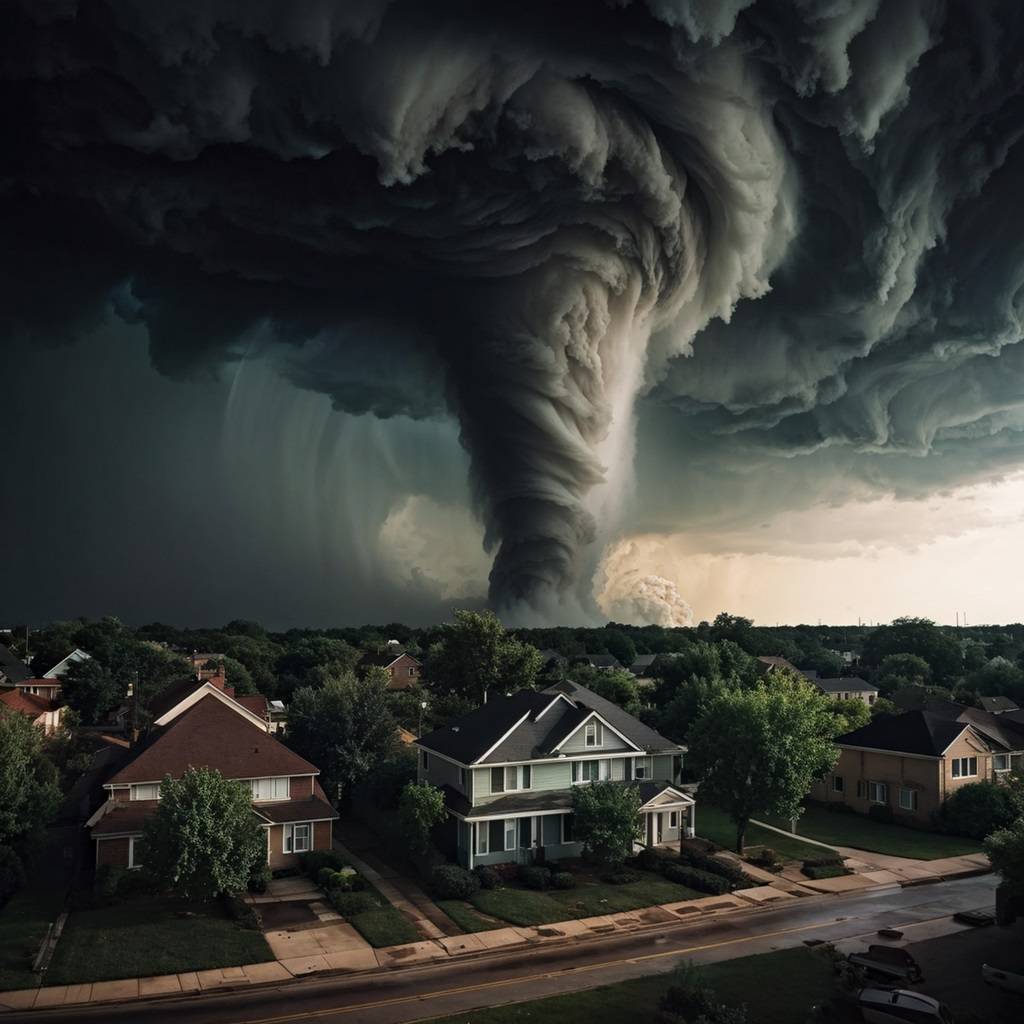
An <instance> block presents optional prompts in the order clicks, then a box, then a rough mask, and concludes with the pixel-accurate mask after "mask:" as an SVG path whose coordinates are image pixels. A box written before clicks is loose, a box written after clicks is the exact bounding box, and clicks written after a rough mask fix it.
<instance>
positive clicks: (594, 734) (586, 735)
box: [583, 722, 604, 747]
mask: <svg viewBox="0 0 1024 1024" xmlns="http://www.w3.org/2000/svg"><path fill="white" fill-rule="evenodd" d="M603 732H604V730H603V729H602V728H601V723H600V722H587V724H586V725H585V726H584V727H583V745H584V746H585V747H600V746H602V745H603V743H604V737H603V735H602V734H603Z"/></svg>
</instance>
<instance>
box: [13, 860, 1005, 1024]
mask: <svg viewBox="0 0 1024 1024" xmlns="http://www.w3.org/2000/svg"><path fill="white" fill-rule="evenodd" d="M995 886H996V878H995V877H994V876H992V875H985V876H980V877H977V878H967V879H962V880H959V881H954V882H946V883H940V884H936V885H928V886H917V887H909V888H892V889H885V890H876V891H874V892H872V893H868V894H866V895H853V896H849V897H840V898H823V899H816V898H811V899H807V900H799V901H794V902H791V903H788V904H786V905H785V906H782V907H779V908H778V909H766V910H759V911H751V912H744V913H739V914H730V915H723V916H722V917H718V918H711V919H709V920H705V921H702V922H694V923H688V922H680V923H679V924H672V925H668V926H665V927H663V928H658V929H652V930H649V931H643V932H639V933H629V934H624V935H623V934H620V935H616V936H613V937H609V938H607V939H596V940H591V941H587V942H573V943H568V944H565V945H558V946H551V947H543V946H542V947H533V948H531V949H529V950H517V951H514V952H505V953H497V954H494V955H490V956H485V957H481V958H479V959H473V960H459V961H453V962H450V963H442V964H431V965H427V966H423V967H412V968H406V969H397V970H394V971H389V972H378V973H373V974H364V975H360V976H350V977H331V978H322V977H321V978H311V979H303V980H296V981H294V982H290V983H288V984H283V985H277V986H269V987H266V988H259V989H251V990H241V991H236V992H227V993H206V994H201V995H196V996H192V997H188V998H174V999H167V1000H149V1001H142V1002H135V1003H125V1004H119V1005H108V1006H96V1007H85V1006H82V1007H69V1008H67V1009H55V1010H38V1011H31V1012H28V1013H19V1014H8V1015H5V1019H6V1020H7V1021H10V1022H12V1024H14V1022H17V1021H29V1020H34V1021H39V1020H46V1021H54V1022H57V1021H59V1022H72V1021H85V1020H97V1021H111V1022H114V1021H117V1022H130V1021H135V1020H143V1019H144V1020H145V1021H147V1022H148V1024H153V1022H167V1024H177V1022H189V1024H285V1022H289V1024H290V1022H296V1024H299V1022H303V1021H313V1020H315V1021H318V1022H321V1024H330V1022H335V1021H336V1022H358V1024H399V1022H406V1021H415V1020H423V1019H427V1018H430V1017H436V1016H441V1015H445V1014H451V1013H456V1012H461V1011H464V1010H471V1009H474V1008H477V1007H481V1006H494V1005H500V1004H502V1003H509V1002H516V1001H521V1000H526V999H537V998H540V997H543V996H548V995H556V994H560V993H565V992H571V991H577V990H580V989H585V988H593V987H596V986H599V985H606V984H609V983H612V982H617V981H623V980H625V979H627V978H634V977H638V976H641V975H645V974H654V973H659V972H664V971H669V970H671V969H672V968H673V967H675V966H676V964H678V963H679V962H680V961H682V960H685V959H692V960H694V961H696V962H698V963H711V962H714V961H717V960H728V959H733V958H736V957H742V956H749V955H751V954H754V953H764V952H769V951H771V950H775V949H782V948H786V947H790V946H796V945H799V944H800V943H802V942H803V941H804V940H809V939H819V940H838V939H843V938H850V937H852V936H857V935H864V934H870V933H874V932H875V931H877V929H879V928H883V927H896V928H906V927H912V926H914V925H918V924H923V923H924V922H928V921H935V920H937V919H940V918H944V917H948V916H949V915H951V914H954V913H956V912H957V911H960V910H973V909H990V908H991V907H992V905H993V902H994V895H993V893H994V890H995Z"/></svg>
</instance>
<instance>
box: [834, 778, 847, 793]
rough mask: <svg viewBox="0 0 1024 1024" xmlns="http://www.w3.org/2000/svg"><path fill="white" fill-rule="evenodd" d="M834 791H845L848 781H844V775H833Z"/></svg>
mask: <svg viewBox="0 0 1024 1024" xmlns="http://www.w3.org/2000/svg"><path fill="white" fill-rule="evenodd" d="M832 792H833V793H845V792H846V783H845V782H844V781H843V777H842V775H833V776H832Z"/></svg>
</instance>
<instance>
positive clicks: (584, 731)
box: [417, 682, 694, 868]
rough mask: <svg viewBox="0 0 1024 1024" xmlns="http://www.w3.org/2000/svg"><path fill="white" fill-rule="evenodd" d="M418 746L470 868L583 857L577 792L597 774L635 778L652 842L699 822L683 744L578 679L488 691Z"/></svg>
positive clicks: (422, 768)
mask: <svg viewBox="0 0 1024 1024" xmlns="http://www.w3.org/2000/svg"><path fill="white" fill-rule="evenodd" d="M417 746H418V747H419V779H420V781H425V782H430V783H432V784H433V785H435V786H438V787H439V788H441V789H442V791H443V792H444V795H445V804H446V807H447V809H448V813H449V815H450V817H451V818H452V819H454V822H455V832H456V848H457V851H458V859H459V862H460V863H461V864H463V865H464V866H466V867H469V868H472V867H474V866H476V865H478V864H501V863H508V862H518V863H526V862H532V861H539V860H557V859H559V858H561V857H577V856H579V855H580V852H581V844H580V843H579V841H578V840H577V839H576V837H575V836H574V834H573V814H572V807H573V799H572V791H573V787H574V786H585V785H588V784H590V783H592V782H597V781H605V780H608V781H612V782H617V783H621V784H622V785H633V786H636V788H637V789H638V791H639V793H640V798H641V801H642V806H641V809H640V814H641V815H642V817H643V835H644V842H645V843H646V844H647V845H650V846H654V845H657V844H659V843H669V842H672V841H678V840H679V838H680V837H681V836H682V835H686V834H691V830H692V829H693V826H694V800H693V798H692V797H691V796H690V795H689V794H688V793H686V792H685V791H684V790H683V789H682V788H681V787H680V786H679V776H680V772H681V770H682V757H683V753H684V751H685V748H683V747H681V746H679V745H678V744H676V743H672V742H671V741H670V740H667V739H665V737H664V736H661V735H659V734H658V733H657V732H655V730H654V729H651V728H650V727H649V726H646V725H644V724H643V722H641V721H639V720H638V719H636V718H634V717H633V716H632V715H629V714H627V713H626V712H625V711H623V710H622V708H620V707H618V705H616V704H613V703H611V701H607V700H605V699H604V698H603V697H599V696H598V695H597V694H596V693H593V692H591V691H590V690H588V689H586V688H585V687H582V686H579V685H577V684H576V683H573V682H563V683H558V684H557V685H556V686H552V687H550V688H549V689H547V690H541V691H534V690H520V691H519V692H518V693H514V694H512V695H510V696H507V697H498V698H496V699H491V700H490V701H488V702H487V703H486V704H484V705H482V706H481V707H479V708H477V709H476V710H475V711H471V712H469V713H468V714H466V715H463V716H461V717H460V718H458V719H456V720H455V721H454V722H451V723H449V724H448V725H446V726H444V727H443V728H441V729H437V730H435V731H434V732H432V733H429V734H428V735H426V736H423V737H422V738H421V739H419V740H418V741H417Z"/></svg>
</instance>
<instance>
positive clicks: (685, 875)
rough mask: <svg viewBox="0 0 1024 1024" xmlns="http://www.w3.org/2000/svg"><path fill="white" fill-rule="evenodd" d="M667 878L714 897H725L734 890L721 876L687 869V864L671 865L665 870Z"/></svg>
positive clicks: (696, 869) (698, 869) (697, 869)
mask: <svg viewBox="0 0 1024 1024" xmlns="http://www.w3.org/2000/svg"><path fill="white" fill-rule="evenodd" d="M665 877H666V878H667V879H668V880H669V881H670V882H675V883H676V885H685V886H686V887H687V888H689V889H696V890H697V892H706V893H710V894H711V895H712V896H723V895H725V893H727V892H730V891H731V890H732V883H731V882H730V881H729V880H728V879H727V878H722V876H721V875H713V874H711V872H710V871H701V870H700V868H691V867H687V866H686V865H685V864H670V865H669V866H668V867H667V868H665Z"/></svg>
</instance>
